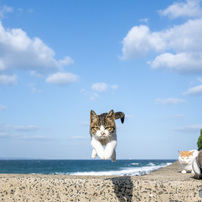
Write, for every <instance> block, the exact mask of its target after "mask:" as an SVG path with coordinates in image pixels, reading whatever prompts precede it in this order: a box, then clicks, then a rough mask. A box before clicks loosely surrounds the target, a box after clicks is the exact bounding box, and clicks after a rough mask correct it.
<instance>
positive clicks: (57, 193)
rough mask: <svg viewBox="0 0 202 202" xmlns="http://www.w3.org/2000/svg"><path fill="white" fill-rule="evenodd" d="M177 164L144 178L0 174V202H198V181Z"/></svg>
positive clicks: (201, 199)
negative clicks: (182, 170)
mask: <svg viewBox="0 0 202 202" xmlns="http://www.w3.org/2000/svg"><path fill="white" fill-rule="evenodd" d="M180 170H181V167H180V165H179V163H178V162H174V163H173V164H171V165H169V166H167V167H164V168H161V169H159V170H157V171H154V172H152V173H150V174H149V175H144V176H69V175H60V176H59V175H20V174H0V200H1V201H6V202H9V201H36V202H38V201H93V202H94V201H121V202H122V201H134V202H136V201H158V202H159V201H163V202H165V201H183V202H185V201H187V202H190V201H192V202H194V201H197V202H198V201H202V198H200V197H199V190H200V189H202V181H201V180H198V179H194V175H193V174H191V173H187V174H181V173H180Z"/></svg>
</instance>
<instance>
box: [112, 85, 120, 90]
mask: <svg viewBox="0 0 202 202" xmlns="http://www.w3.org/2000/svg"><path fill="white" fill-rule="evenodd" d="M110 87H111V88H112V89H113V90H116V89H117V88H118V85H111V86H110Z"/></svg>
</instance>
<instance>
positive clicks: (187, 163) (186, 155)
mask: <svg viewBox="0 0 202 202" xmlns="http://www.w3.org/2000/svg"><path fill="white" fill-rule="evenodd" d="M179 154H180V155H179V158H178V160H179V162H180V164H181V166H182V173H187V172H192V173H193V170H192V163H193V160H194V159H195V158H196V156H197V155H198V151H197V150H190V151H182V152H181V151H179Z"/></svg>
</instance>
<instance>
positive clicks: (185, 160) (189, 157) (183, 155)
mask: <svg viewBox="0 0 202 202" xmlns="http://www.w3.org/2000/svg"><path fill="white" fill-rule="evenodd" d="M178 152H179V154H180V155H179V158H178V159H179V161H180V163H182V164H184V165H186V164H190V163H192V161H193V158H194V157H193V153H194V151H178Z"/></svg>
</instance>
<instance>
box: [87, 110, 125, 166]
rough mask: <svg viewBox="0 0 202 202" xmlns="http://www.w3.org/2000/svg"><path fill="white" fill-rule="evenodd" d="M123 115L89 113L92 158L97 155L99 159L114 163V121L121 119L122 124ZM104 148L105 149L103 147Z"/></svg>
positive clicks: (115, 142)
mask: <svg viewBox="0 0 202 202" xmlns="http://www.w3.org/2000/svg"><path fill="white" fill-rule="evenodd" d="M124 118H125V114H124V113H123V112H116V113H114V111H113V110H111V111H110V112H109V113H103V114H100V115H97V114H96V113H95V112H94V111H93V110H91V112H90V135H91V146H92V147H93V151H92V155H91V157H92V158H96V156H97V155H98V156H99V157H100V158H101V159H110V158H111V161H112V162H115V161H116V150H115V149H116V146H117V135H116V124H115V119H121V122H122V123H124ZM103 146H105V148H104V147H103Z"/></svg>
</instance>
